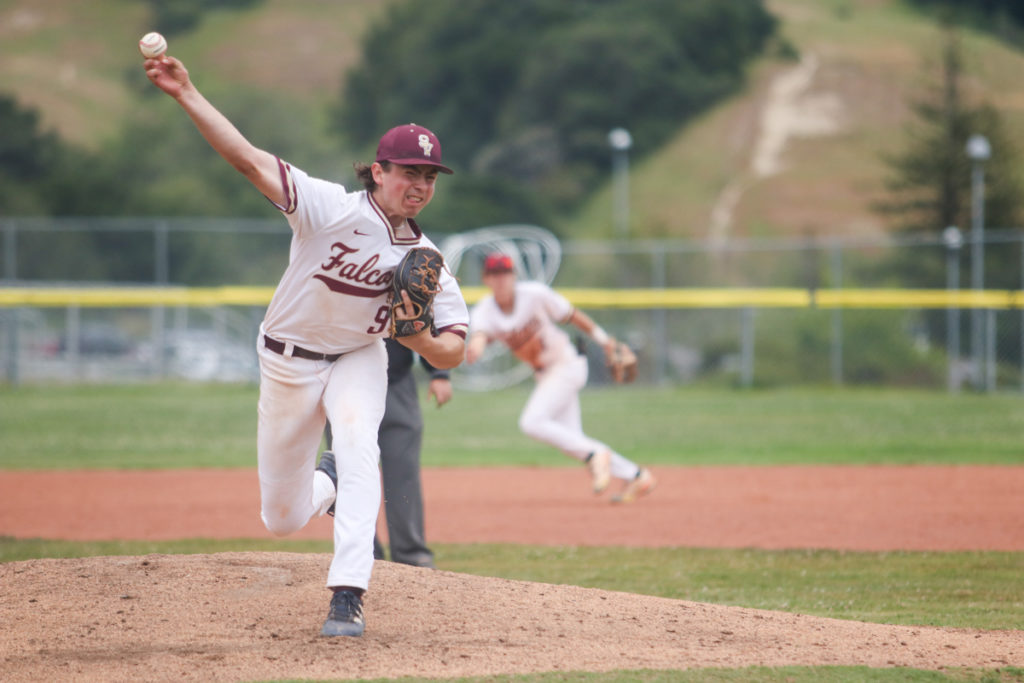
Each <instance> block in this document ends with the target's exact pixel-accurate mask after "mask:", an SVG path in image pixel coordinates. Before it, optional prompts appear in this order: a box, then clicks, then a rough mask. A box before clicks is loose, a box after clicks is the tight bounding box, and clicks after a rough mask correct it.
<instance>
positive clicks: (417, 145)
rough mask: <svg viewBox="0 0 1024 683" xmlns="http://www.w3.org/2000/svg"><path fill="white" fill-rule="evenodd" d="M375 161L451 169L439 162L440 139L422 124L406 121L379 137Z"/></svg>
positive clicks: (444, 170)
mask: <svg viewBox="0 0 1024 683" xmlns="http://www.w3.org/2000/svg"><path fill="white" fill-rule="evenodd" d="M377 161H390V162H392V163H395V164H402V165H403V166H420V165H424V164H425V165H427V166H437V168H438V170H439V171H441V172H442V173H452V172H453V171H452V169H450V168H448V167H447V166H445V165H444V164H442V163H441V141H440V140H438V139H437V136H436V135H434V134H433V133H431V132H430V131H429V130H427V129H426V128H424V127H423V126H417V125H416V124H415V123H407V124H405V125H403V126H395V127H394V128H392V129H391V130H389V131H388V132H387V133H384V135H382V136H381V138H380V143H379V144H378V145H377Z"/></svg>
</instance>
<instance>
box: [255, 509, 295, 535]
mask: <svg viewBox="0 0 1024 683" xmlns="http://www.w3.org/2000/svg"><path fill="white" fill-rule="evenodd" d="M262 518H263V526H265V527H266V528H267V531H269V532H270V533H272V534H274V535H275V536H287V535H288V534H293V533H295V532H296V531H298V530H299V529H301V528H302V527H304V526H305V522H304V521H300V520H297V519H294V518H293V517H289V516H284V515H282V516H277V515H268V514H267V513H266V511H264V512H263V514H262Z"/></svg>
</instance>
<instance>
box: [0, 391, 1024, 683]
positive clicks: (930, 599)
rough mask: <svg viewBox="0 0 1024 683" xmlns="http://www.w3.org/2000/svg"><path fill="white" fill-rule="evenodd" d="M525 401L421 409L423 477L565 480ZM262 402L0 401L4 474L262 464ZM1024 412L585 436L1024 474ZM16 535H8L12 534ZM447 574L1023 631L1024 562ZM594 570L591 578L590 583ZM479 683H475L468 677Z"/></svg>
mask: <svg viewBox="0 0 1024 683" xmlns="http://www.w3.org/2000/svg"><path fill="white" fill-rule="evenodd" d="M525 398H526V389H525V388H523V387H520V388H515V389H510V390H505V391H501V392H495V393H488V394H471V393H468V392H459V393H457V394H456V398H455V399H454V400H453V402H452V403H450V404H449V405H447V406H445V407H444V408H443V409H440V410H438V409H435V408H433V407H431V406H429V405H426V404H425V405H424V411H425V414H426V422H427V437H426V445H425V453H424V463H425V466H428V467H430V466H505V465H527V464H530V465H543V466H568V465H569V464H570V463H568V461H567V460H566V459H564V458H563V457H561V456H560V455H558V454H557V453H555V452H553V451H551V450H550V449H548V448H546V447H543V446H540V445H537V444H534V443H532V442H530V441H528V440H527V439H526V438H525V437H523V436H522V435H521V434H519V433H518V431H517V427H516V418H517V416H518V412H519V410H520V408H521V407H522V404H523V402H524V400H525ZM256 399H257V390H256V388H255V387H254V386H249V385H192V384H158V385H136V386H43V387H24V388H15V389H12V388H9V387H7V388H2V389H0V477H2V476H3V471H4V470H12V469H80V468H86V469H94V468H181V467H253V466H254V454H253V451H254V447H255V419H256ZM1022 401H1024V399H1022V398H1021V397H1019V396H1012V395H995V396H978V395H973V394H963V395H959V396H951V395H947V394H939V393H924V392H909V391H894V390H879V391H873V390H872V391H868V390H847V391H827V390H785V391H764V392H762V391H725V390H722V391H715V390H707V389H687V388H673V389H652V388H649V387H638V386H630V387H614V388H594V389H588V390H587V391H585V392H584V393H583V395H582V402H583V406H584V421H585V425H586V426H587V428H588V429H589V430H590V431H591V432H592V433H593V434H594V435H595V436H599V437H602V438H605V439H607V440H609V441H611V442H612V443H615V444H616V445H617V446H619V447H621V449H622V450H624V451H625V452H628V453H630V454H631V455H634V456H635V457H636V458H637V459H638V460H641V461H643V462H648V463H654V464H662V465H669V464H673V465H714V464H737V465H763V466H770V465H781V464H793V463H807V464H811V463H816V464H858V463H862V464H867V463H894V464H909V463H914V464H921V465H928V464H1001V465H1018V466H1019V465H1022V464H1024V449H1022V448H1021V443H1022V437H1024V410H1022V408H1024V403H1022ZM0 533H2V529H0ZM237 550H282V551H290V552H322V553H326V552H329V551H330V542H329V540H325V541H323V542H310V541H287V540H284V541H268V540H258V541H257V540H250V539H238V540H236V541H228V542H219V541H218V542H215V541H209V540H182V541H175V542H159V543H157V542H140V541H132V542H128V541H122V542H108V543H72V542H64V541H51V540H25V539H18V540H15V539H11V538H4V537H0V561H3V562H11V561H19V560H25V559H30V558H36V557H75V556H89V555H141V554H146V553H214V552H221V551H237ZM435 552H436V553H437V559H438V564H439V566H440V567H441V568H442V569H447V570H450V571H457V572H464V573H469V574H478V575H486V576H501V577H505V578H511V579H521V580H529V581H541V582H547V583H555V584H573V585H580V586H587V587H595V588H603V589H608V590H619V591H627V592H633V593H643V594H649V595H658V596H663V597H669V598H677V599H686V600H697V601H701V602H710V603H716V604H724V605H737V606H744V607H753V608H759V609H771V610H781V611H791V612H798V613H802V614H812V615H820V616H828V617H834V618H842V619H856V620H862V621H871V622H879V623H890V624H920V625H935V626H951V627H965V628H982V629H1024V580H1022V578H1021V577H1022V576H1024V553H1006V552H961V553H934V552H927V553H926V552H888V553H862V552H838V551H823V550H806V551H762V550H753V549H737V550H723V549H705V548H667V549H628V548H577V547H555V548H550V547H525V548H524V547H519V546H503V545H490V544H469V545H440V546H436V547H435ZM581 568H585V569H581ZM572 676H573V675H572V674H560V675H558V677H557V678H556V677H553V676H532V677H507V678H488V679H487V680H491V681H493V680H508V681H547V680H559V681H565V680H581V681H584V680H585V681H613V680H640V681H667V680H673V681H675V680H682V681H689V680H720V681H741V680H742V681H747V680H764V681H805V680H806V681H811V680H814V681H818V680H826V681H829V680H831V681H860V680H877V681H895V680H900V681H907V680H912V681H935V680H969V681H1021V680H1024V672H1022V671H1021V670H1018V669H1003V670H1001V671H999V672H993V671H972V670H960V671H955V672H943V673H937V672H928V671H906V670H882V671H878V670H866V669H858V668H849V667H839V668H832V667H819V668H813V669H803V668H780V669H757V670H752V669H741V670H714V671H701V672H673V674H672V675H669V676H667V677H666V674H664V673H663V672H662V673H655V672H649V673H645V672H623V673H620V674H613V675H606V674H600V675H599V674H586V675H583V676H582V677H579V678H573V677H572ZM462 680H473V679H462Z"/></svg>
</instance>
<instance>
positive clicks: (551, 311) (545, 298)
mask: <svg viewBox="0 0 1024 683" xmlns="http://www.w3.org/2000/svg"><path fill="white" fill-rule="evenodd" d="M530 286H531V287H532V288H534V289H535V290H536V292H537V295H538V298H539V300H540V303H541V306H543V307H544V312H545V313H547V315H548V317H549V318H551V319H552V320H554V321H555V322H559V323H564V322H568V321H569V318H570V317H571V316H572V312H573V310H574V308H573V305H572V304H571V303H570V302H569V300H568V299H566V298H565V297H564V296H562V295H561V294H559V293H558V292H556V291H555V290H554V289H552V288H551V287H548V286H547V285H545V284H543V283H540V282H536V283H531V284H530Z"/></svg>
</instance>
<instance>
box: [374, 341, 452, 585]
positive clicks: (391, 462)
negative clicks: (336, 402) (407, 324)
mask: <svg viewBox="0 0 1024 683" xmlns="http://www.w3.org/2000/svg"><path fill="white" fill-rule="evenodd" d="M384 344H385V346H386V347H387V350H388V395H387V406H386V408H385V409H384V419H383V420H381V423H380V428H379V430H378V432H377V443H378V445H380V467H381V471H382V473H383V479H384V514H385V517H386V518H387V527H388V545H389V546H390V550H391V561H392V562H400V563H402V564H411V565H414V566H417V567H433V566H434V553H433V552H432V551H431V550H430V548H428V547H427V542H426V536H425V534H424V530H423V526H424V525H423V487H422V484H421V481H420V448H421V446H422V443H423V414H422V412H421V411H420V401H419V395H418V393H417V386H416V377H415V376H414V375H413V372H412V367H413V352H412V351H411V350H409V349H408V348H406V347H405V346H402V345H401V344H399V343H398V342H396V341H394V340H393V339H390V338H389V339H385V340H384ZM419 358H420V364H421V365H422V366H423V367H424V369H426V371H427V373H428V374H429V376H430V384H429V387H428V389H427V395H428V396H430V397H433V399H434V400H435V401H436V402H437V406H438V407H439V408H440V407H441V406H443V405H444V404H445V403H447V402H448V401H449V400H450V399H451V397H452V384H451V381H450V378H449V374H448V371H447V370H438V369H437V368H435V367H433V366H432V365H431V364H430V363H429V362H427V360H426V359H425V358H423V356H420V357H419ZM373 556H374V557H375V558H376V559H378V560H382V559H385V558H384V547H383V545H382V544H381V542H380V539H378V538H376V537H374V540H373Z"/></svg>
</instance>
